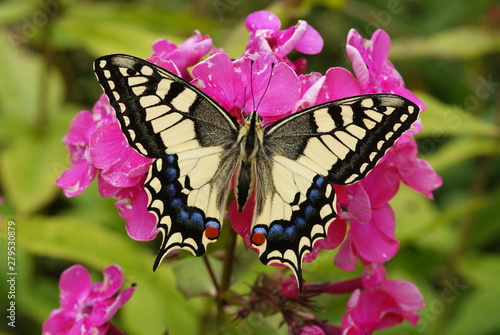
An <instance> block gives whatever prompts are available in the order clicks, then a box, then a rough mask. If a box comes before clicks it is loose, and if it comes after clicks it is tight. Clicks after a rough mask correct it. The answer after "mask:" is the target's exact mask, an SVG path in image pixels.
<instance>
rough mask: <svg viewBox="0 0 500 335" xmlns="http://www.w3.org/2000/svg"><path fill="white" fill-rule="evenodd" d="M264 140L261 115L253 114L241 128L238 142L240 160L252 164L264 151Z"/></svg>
mask: <svg viewBox="0 0 500 335" xmlns="http://www.w3.org/2000/svg"><path fill="white" fill-rule="evenodd" d="M263 138H264V130H263V129H262V125H261V123H260V117H259V114H257V112H251V113H250V114H249V115H248V116H247V117H246V118H245V123H244V124H243V125H242V126H241V127H240V129H239V133H238V140H237V142H236V143H237V145H239V147H240V159H241V160H242V161H243V162H244V163H250V162H251V161H252V160H253V159H254V158H255V156H256V155H257V152H258V151H259V150H261V149H262V145H263Z"/></svg>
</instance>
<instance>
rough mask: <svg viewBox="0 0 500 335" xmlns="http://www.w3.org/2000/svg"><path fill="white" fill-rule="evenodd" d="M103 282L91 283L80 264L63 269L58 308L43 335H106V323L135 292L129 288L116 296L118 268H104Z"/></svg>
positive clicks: (120, 277) (119, 275)
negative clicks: (59, 305)
mask: <svg viewBox="0 0 500 335" xmlns="http://www.w3.org/2000/svg"><path fill="white" fill-rule="evenodd" d="M103 274H104V282H102V283H101V282H99V283H95V284H92V282H91V278H90V274H89V272H88V271H87V269H86V268H85V267H83V266H81V265H74V266H72V267H70V268H68V269H66V270H65V271H64V272H63V273H62V275H61V278H60V280H59V288H60V290H61V294H60V295H59V301H60V304H61V307H60V308H59V309H56V310H53V311H52V312H51V313H50V317H49V318H48V319H47V320H46V321H45V322H44V324H43V329H42V334H43V335H63V334H64V335H79V334H94V335H99V334H105V333H106V331H107V330H108V328H109V325H110V323H109V321H110V320H111V318H112V317H113V316H114V315H115V314H116V312H117V311H118V309H119V308H120V307H122V306H123V305H124V304H125V303H126V302H127V301H128V300H129V299H130V297H131V296H132V294H133V293H134V290H135V287H130V288H127V289H125V290H123V291H122V292H120V293H118V290H119V289H120V287H121V286H122V284H123V273H122V270H121V269H120V267H119V266H118V265H111V266H109V267H107V268H106V269H104V271H103Z"/></svg>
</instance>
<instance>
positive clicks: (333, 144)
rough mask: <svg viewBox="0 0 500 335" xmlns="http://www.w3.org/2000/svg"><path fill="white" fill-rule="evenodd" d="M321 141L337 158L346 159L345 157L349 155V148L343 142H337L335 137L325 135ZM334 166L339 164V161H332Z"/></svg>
mask: <svg viewBox="0 0 500 335" xmlns="http://www.w3.org/2000/svg"><path fill="white" fill-rule="evenodd" d="M321 139H322V140H323V142H325V144H326V145H327V146H328V149H330V151H332V152H333V153H334V154H335V156H337V157H338V158H340V159H344V158H345V156H347V154H348V153H349V148H348V147H346V146H345V145H344V144H343V143H342V142H340V141H339V140H337V139H336V138H335V137H333V136H331V135H323V136H321ZM332 162H333V164H335V163H336V162H337V160H336V159H335V160H332Z"/></svg>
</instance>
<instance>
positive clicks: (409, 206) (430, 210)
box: [390, 184, 438, 243]
mask: <svg viewBox="0 0 500 335" xmlns="http://www.w3.org/2000/svg"><path fill="white" fill-rule="evenodd" d="M390 204H391V206H392V208H393V209H394V213H395V215H396V237H397V238H398V240H400V241H401V242H403V243H404V242H406V241H411V240H415V239H419V238H420V237H421V236H426V235H427V234H428V233H429V231H430V230H432V223H433V220H434V219H435V218H436V216H437V215H438V212H437V210H436V208H435V206H434V205H433V202H432V200H430V199H428V198H426V197H425V196H423V195H422V194H420V193H418V192H416V191H415V190H413V189H411V188H410V187H408V186H406V185H404V184H402V185H401V186H400V188H399V191H398V194H397V195H396V196H395V197H394V198H393V199H392V200H391V201H390Z"/></svg>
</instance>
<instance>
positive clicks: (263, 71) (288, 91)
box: [192, 52, 300, 122]
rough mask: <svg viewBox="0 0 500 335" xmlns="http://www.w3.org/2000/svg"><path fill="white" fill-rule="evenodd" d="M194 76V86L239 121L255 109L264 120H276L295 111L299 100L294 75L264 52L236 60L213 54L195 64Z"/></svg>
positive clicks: (296, 78)
mask: <svg viewBox="0 0 500 335" xmlns="http://www.w3.org/2000/svg"><path fill="white" fill-rule="evenodd" d="M272 64H274V66H272ZM193 76H194V80H193V82H192V83H193V84H195V85H196V86H198V87H199V88H200V89H201V90H202V91H204V92H205V93H207V94H208V95H209V96H210V97H212V98H213V99H214V100H215V101H217V102H218V103H220V104H221V105H222V107H224V108H225V109H226V110H227V111H229V112H230V113H231V114H232V115H233V116H234V117H236V118H238V119H241V116H242V112H247V113H248V112H251V111H253V110H256V109H258V112H259V115H260V116H262V118H263V120H264V121H268V122H272V121H275V120H277V119H280V118H282V117H283V116H285V115H287V114H290V113H291V112H292V111H294V107H295V103H296V102H297V100H298V99H299V97H300V81H299V77H298V76H297V74H296V73H295V72H294V71H293V69H291V68H290V67H289V66H288V65H287V64H285V63H283V62H279V61H278V59H276V57H274V56H273V55H272V54H269V53H264V52H260V53H255V54H253V55H245V56H243V57H241V58H239V59H237V60H235V61H231V59H230V58H229V57H228V56H227V55H225V54H222V53H218V54H215V55H213V56H211V57H209V58H207V59H206V60H204V61H202V62H200V63H198V64H197V65H196V66H195V67H194V68H193Z"/></svg>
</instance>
